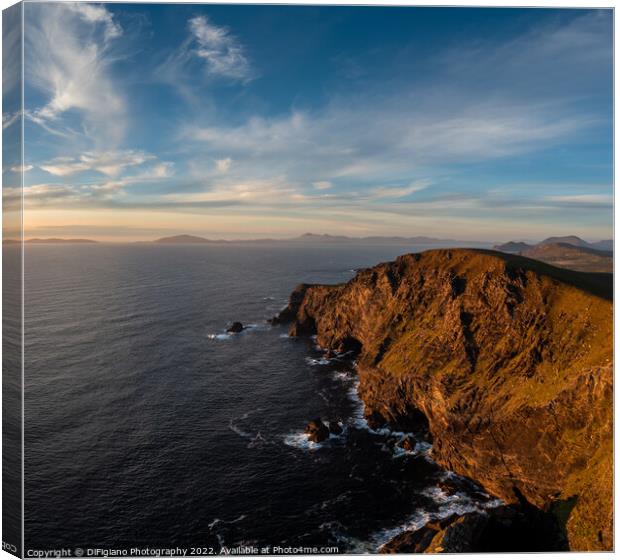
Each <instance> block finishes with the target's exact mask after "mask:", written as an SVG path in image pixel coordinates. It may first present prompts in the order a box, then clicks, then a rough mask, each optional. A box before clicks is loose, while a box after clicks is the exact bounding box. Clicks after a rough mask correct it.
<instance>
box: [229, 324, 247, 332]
mask: <svg viewBox="0 0 620 560" xmlns="http://www.w3.org/2000/svg"><path fill="white" fill-rule="evenodd" d="M244 328H245V327H244V326H243V323H240V322H239V321H235V322H234V323H232V324H231V325H229V326H228V328H227V329H226V332H228V333H240V332H241V331H243V329H244Z"/></svg>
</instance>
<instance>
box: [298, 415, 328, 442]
mask: <svg viewBox="0 0 620 560" xmlns="http://www.w3.org/2000/svg"><path fill="white" fill-rule="evenodd" d="M304 431H305V433H306V434H307V436H308V439H309V440H310V441H313V442H314V443H320V442H322V441H323V440H326V439H327V438H328V437H329V428H328V427H327V426H326V425H325V424H324V423H323V421H322V420H321V419H320V418H315V419H314V420H311V421H310V422H308V424H307V425H306V429H305V430H304Z"/></svg>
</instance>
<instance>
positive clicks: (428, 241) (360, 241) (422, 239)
mask: <svg viewBox="0 0 620 560" xmlns="http://www.w3.org/2000/svg"><path fill="white" fill-rule="evenodd" d="M150 243H160V244H177V245H198V244H215V243H217V244H221V243H244V244H258V243H290V244H309V245H310V244H334V245H337V244H356V245H431V246H437V245H442V246H446V247H447V246H452V247H454V246H458V247H464V246H474V247H488V246H489V245H490V244H489V243H484V242H481V241H458V240H456V239H439V238H436V237H426V236H415V237H382V236H370V237H348V236H346V235H329V234H316V233H304V234H303V235H300V236H298V237H292V238H288V239H269V238H265V239H234V240H224V239H207V238H206V237H199V236H196V235H174V236H171V237H162V238H160V239H156V240H155V241H152V242H150Z"/></svg>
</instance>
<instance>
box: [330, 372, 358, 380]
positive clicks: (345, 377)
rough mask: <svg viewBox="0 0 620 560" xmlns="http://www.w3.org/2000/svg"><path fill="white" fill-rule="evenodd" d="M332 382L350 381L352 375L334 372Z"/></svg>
mask: <svg viewBox="0 0 620 560" xmlns="http://www.w3.org/2000/svg"><path fill="white" fill-rule="evenodd" d="M332 377H333V378H334V381H351V380H352V379H353V375H352V374H351V372H349V371H335V372H334V374H333V376H332Z"/></svg>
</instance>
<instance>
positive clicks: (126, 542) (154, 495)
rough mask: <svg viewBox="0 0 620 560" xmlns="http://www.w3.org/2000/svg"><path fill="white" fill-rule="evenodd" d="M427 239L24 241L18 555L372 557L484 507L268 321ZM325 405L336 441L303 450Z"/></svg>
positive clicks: (339, 371)
mask: <svg viewBox="0 0 620 560" xmlns="http://www.w3.org/2000/svg"><path fill="white" fill-rule="evenodd" d="M417 249H420V248H419V247H410V246H409V247H365V248H362V247H351V246H320V247H290V246H288V247H287V246H283V245H280V246H277V245H274V246H259V245H256V246H251V245H247V246H242V245H238V246H227V245H221V246H220V245H200V246H176V245H175V246H161V245H149V244H143V245H140V244H133V245H131V244H127V245H106V244H97V245H45V246H37V245H27V246H26V253H25V286H26V292H25V309H26V317H25V356H26V358H25V414H26V416H25V444H26V450H25V465H26V466H25V515H26V519H25V527H26V529H25V530H26V535H25V536H26V549H29V548H30V549H49V548H61V547H70V548H73V547H78V546H79V547H82V548H111V549H129V548H133V547H151V548H161V547H163V548H166V547H183V548H188V549H191V548H199V549H204V550H208V551H210V550H213V551H214V552H216V553H217V552H219V551H220V550H221V549H222V547H229V548H233V547H236V546H240V545H245V546H252V545H253V546H257V547H265V546H271V547H274V546H282V547H302V546H303V547H309V546H316V547H323V546H332V547H338V551H339V552H373V551H376V550H377V548H378V546H380V545H381V544H382V543H384V542H385V541H387V540H388V539H389V538H390V537H391V536H393V535H395V534H397V533H398V532H399V531H400V530H401V528H406V527H417V526H420V525H421V524H423V523H424V522H425V521H426V520H428V519H429V518H431V517H441V516H445V515H448V514H449V513H451V512H454V511H463V512H464V511H469V510H472V509H474V508H477V507H481V505H482V504H483V503H484V502H485V500H486V498H485V496H484V495H482V494H480V493H477V492H476V491H475V489H474V488H473V487H472V488H471V489H469V488H468V489H464V488H465V487H464V486H462V487H461V489H460V490H459V491H456V492H450V491H448V490H446V489H445V482H446V481H450V480H451V479H455V477H454V475H452V474H451V473H448V472H445V471H442V470H441V469H439V468H438V467H437V466H435V465H434V463H433V462H432V460H431V459H430V456H429V447H430V446H429V445H428V444H427V443H425V442H419V444H418V445H416V449H415V450H414V451H413V452H407V453H405V452H404V451H403V450H402V449H400V448H399V447H398V446H397V445H396V443H397V442H398V441H399V440H400V439H401V437H402V434H399V433H392V432H390V431H389V430H383V431H381V432H379V433H377V432H373V431H372V430H370V429H369V428H368V426H367V425H366V423H365V422H364V420H363V417H362V405H361V403H360V402H359V400H358V398H357V393H356V384H357V378H356V375H355V370H354V365H353V364H352V363H350V362H349V361H347V359H346V358H341V359H332V360H327V359H325V357H324V356H323V351H322V350H321V349H320V348H318V347H316V345H315V343H314V341H313V340H312V339H302V338H299V339H294V338H290V337H288V336H287V327H285V326H276V327H272V326H270V325H269V324H268V323H267V322H266V320H267V319H268V318H269V317H272V316H273V315H274V314H276V313H277V312H278V311H279V310H280V309H281V308H282V307H284V305H285V304H286V302H287V299H288V295H289V293H290V292H291V290H292V289H293V288H294V287H295V286H296V285H297V284H298V283H300V282H324V283H340V282H345V281H347V280H349V279H350V278H351V277H352V276H353V275H354V274H355V272H354V271H355V269H358V268H361V267H367V266H371V265H374V264H376V263H378V262H381V261H386V260H391V259H393V258H394V257H396V256H397V255H399V254H403V253H406V252H413V251H415V250H417ZM232 321H241V322H243V323H244V324H245V325H248V327H249V328H248V329H247V330H245V331H244V332H242V333H240V334H236V335H227V334H226V332H225V330H226V326H227V325H228V324H229V323H231V322H232ZM316 416H320V417H321V418H323V419H324V420H334V421H340V422H341V423H342V426H343V427H344V434H343V435H342V436H338V437H331V438H330V439H329V440H328V441H326V442H323V443H321V444H309V443H308V442H307V441H306V438H305V437H304V436H303V428H304V426H305V424H306V423H307V422H308V421H309V420H311V419H312V418H314V417H316ZM442 483H443V485H442Z"/></svg>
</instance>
